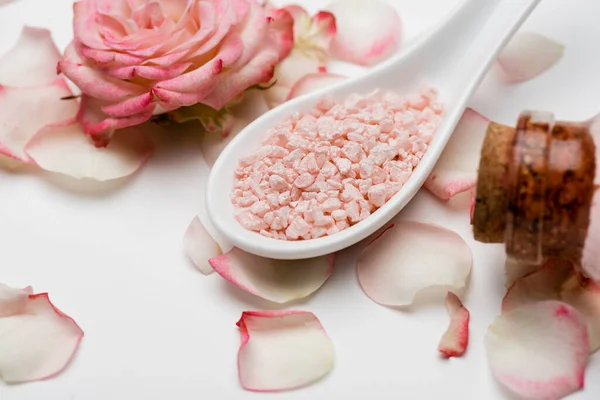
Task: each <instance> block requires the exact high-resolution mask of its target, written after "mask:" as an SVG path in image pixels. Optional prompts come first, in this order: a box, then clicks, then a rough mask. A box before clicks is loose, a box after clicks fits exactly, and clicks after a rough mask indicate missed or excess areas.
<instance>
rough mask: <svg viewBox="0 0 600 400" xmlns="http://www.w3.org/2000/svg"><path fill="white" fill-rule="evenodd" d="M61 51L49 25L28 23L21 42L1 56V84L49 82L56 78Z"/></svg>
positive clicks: (15, 84)
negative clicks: (36, 26)
mask: <svg viewBox="0 0 600 400" xmlns="http://www.w3.org/2000/svg"><path fill="white" fill-rule="evenodd" d="M60 58H61V55H60V51H59V50H58V48H57V47H56V44H54V41H53V40H52V36H51V33H50V31H49V30H48V29H44V28H34V27H30V26H25V27H24V28H23V30H22V31H21V35H20V36H19V39H18V40H17V43H16V44H15V45H14V46H13V47H12V48H11V49H10V50H9V51H8V52H7V53H6V54H4V55H3V56H2V57H1V58H0V85H5V86H14V87H24V86H40V85H47V84H50V83H52V82H54V81H55V80H56V78H57V77H56V64H57V63H58V61H59V60H60Z"/></svg>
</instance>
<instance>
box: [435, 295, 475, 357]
mask: <svg viewBox="0 0 600 400" xmlns="http://www.w3.org/2000/svg"><path fill="white" fill-rule="evenodd" d="M446 309H447V310H448V315H449V316H450V325H449V326H448V329H447V330H446V332H445V333H444V335H443V336H442V339H441V340H440V344H439V346H438V351H439V352H440V353H441V354H442V355H443V356H444V357H447V358H450V357H460V356H462V355H463V354H464V353H465V351H466V350H467V346H468V344H469V319H470V314H469V310H467V308H466V307H465V306H464V305H463V303H462V302H461V301H460V299H459V298H458V296H457V295H455V294H454V293H452V292H448V294H447V295H446Z"/></svg>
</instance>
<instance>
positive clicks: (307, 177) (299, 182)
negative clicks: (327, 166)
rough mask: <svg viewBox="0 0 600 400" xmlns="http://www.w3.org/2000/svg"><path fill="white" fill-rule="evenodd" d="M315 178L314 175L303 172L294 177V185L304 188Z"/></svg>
mask: <svg viewBox="0 0 600 400" xmlns="http://www.w3.org/2000/svg"><path fill="white" fill-rule="evenodd" d="M315 178H316V177H315V176H314V175H311V174H310V173H308V172H305V173H303V174H301V175H300V176H299V177H298V178H296V180H295V181H294V186H296V187H297V188H300V189H302V188H305V187H307V186H310V185H311V184H312V183H313V182H314V181H315Z"/></svg>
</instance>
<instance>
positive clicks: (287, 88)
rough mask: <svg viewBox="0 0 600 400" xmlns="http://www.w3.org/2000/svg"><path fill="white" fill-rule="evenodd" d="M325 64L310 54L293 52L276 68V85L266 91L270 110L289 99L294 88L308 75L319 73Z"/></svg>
mask: <svg viewBox="0 0 600 400" xmlns="http://www.w3.org/2000/svg"><path fill="white" fill-rule="evenodd" d="M324 68H325V64H324V63H322V62H321V61H320V60H319V59H317V58H315V57H311V56H310V54H307V53H305V52H302V51H299V50H296V49H294V50H292V52H291V53H290V55H289V56H287V57H286V58H285V59H284V60H283V61H282V62H281V63H279V65H277V67H276V68H275V79H276V82H275V85H273V86H272V87H271V88H269V89H268V90H266V91H265V96H266V99H267V102H268V104H269V107H270V108H274V107H276V106H278V105H279V104H281V103H283V102H284V101H286V100H287V99H288V96H289V95H290V92H291V90H292V87H293V86H294V84H295V83H296V82H298V81H299V80H301V79H302V78H303V77H304V76H306V75H307V74H313V73H318V72H319V71H320V70H322V69H324Z"/></svg>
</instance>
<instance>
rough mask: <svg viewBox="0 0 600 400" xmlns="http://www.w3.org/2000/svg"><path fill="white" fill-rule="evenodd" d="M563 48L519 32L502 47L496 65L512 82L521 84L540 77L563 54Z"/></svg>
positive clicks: (550, 41) (534, 34)
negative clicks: (497, 64)
mask: <svg viewBox="0 0 600 400" xmlns="http://www.w3.org/2000/svg"><path fill="white" fill-rule="evenodd" d="M564 50H565V48H564V46H563V45H562V44H560V43H558V42H556V41H554V40H552V39H550V38H547V37H545V36H542V35H540V34H538V33H533V32H519V33H517V34H516V35H515V36H514V37H513V38H512V39H511V41H510V42H508V44H507V45H506V47H504V49H503V50H502V52H501V53H500V55H499V56H498V63H499V65H500V68H502V71H504V73H505V75H506V76H507V78H508V79H509V80H510V81H512V82H523V81H527V80H529V79H533V78H535V77H536V76H538V75H540V74H541V73H543V72H544V71H546V70H547V69H549V68H550V67H552V66H553V65H554V64H556V62H558V60H560V59H561V58H562V56H563V53H564Z"/></svg>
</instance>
